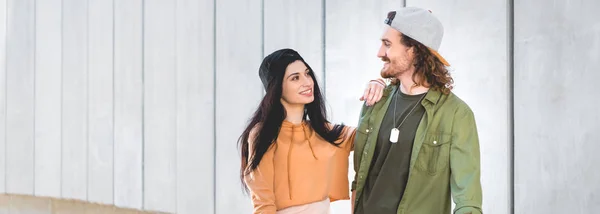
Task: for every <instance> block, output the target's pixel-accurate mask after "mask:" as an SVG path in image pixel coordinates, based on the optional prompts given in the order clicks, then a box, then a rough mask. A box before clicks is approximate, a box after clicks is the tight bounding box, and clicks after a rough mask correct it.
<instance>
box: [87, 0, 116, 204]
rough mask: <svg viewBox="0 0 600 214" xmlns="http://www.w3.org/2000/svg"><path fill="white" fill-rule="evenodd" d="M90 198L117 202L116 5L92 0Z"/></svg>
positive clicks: (89, 14) (89, 44) (89, 122)
mask: <svg viewBox="0 0 600 214" xmlns="http://www.w3.org/2000/svg"><path fill="white" fill-rule="evenodd" d="M88 3H89V9H88V23H89V26H88V35H89V40H88V48H89V50H88V69H89V70H88V76H89V78H88V90H89V93H88V103H89V111H88V126H89V128H88V130H89V134H88V141H89V142H88V143H89V144H88V145H89V146H88V157H87V159H88V183H87V186H88V197H87V200H88V201H90V202H97V203H104V204H112V203H113V195H114V192H113V189H114V188H113V171H114V169H113V168H114V162H113V160H114V155H113V151H114V147H113V140H114V134H113V133H114V132H113V130H114V125H113V93H114V92H113V45H112V44H113V2H112V1H106V0H89V1H88Z"/></svg>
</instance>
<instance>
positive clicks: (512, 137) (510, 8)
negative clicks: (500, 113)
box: [507, 0, 515, 213]
mask: <svg viewBox="0 0 600 214" xmlns="http://www.w3.org/2000/svg"><path fill="white" fill-rule="evenodd" d="M514 12H515V11H514V0H508V26H507V29H508V41H507V43H508V47H507V48H508V57H507V58H508V78H509V79H508V84H509V85H508V90H509V91H508V96H509V103H508V104H509V106H508V109H509V110H508V111H509V112H508V114H509V118H508V121H509V127H508V131H509V166H510V168H509V170H510V171H509V198H510V201H509V203H508V205H509V212H510V213H515V204H514V203H515V193H514V192H515V133H514V132H515V121H514V120H515V109H514V108H515V91H514V87H515V78H514V69H515V64H514V45H515V44H514V36H515V34H514V14H515V13H514Z"/></svg>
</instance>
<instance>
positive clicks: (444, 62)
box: [429, 48, 450, 66]
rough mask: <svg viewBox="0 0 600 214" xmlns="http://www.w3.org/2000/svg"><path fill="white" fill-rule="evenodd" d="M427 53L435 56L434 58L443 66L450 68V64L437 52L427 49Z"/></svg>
mask: <svg viewBox="0 0 600 214" xmlns="http://www.w3.org/2000/svg"><path fill="white" fill-rule="evenodd" d="M429 51H431V53H432V54H433V55H435V57H437V58H438V59H439V60H440V61H441V62H442V63H443V64H444V65H445V66H450V63H448V61H446V59H444V57H442V55H440V53H438V52H437V51H435V50H433V49H431V48H429Z"/></svg>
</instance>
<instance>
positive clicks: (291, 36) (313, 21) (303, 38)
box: [255, 0, 325, 90]
mask: <svg viewBox="0 0 600 214" xmlns="http://www.w3.org/2000/svg"><path fill="white" fill-rule="evenodd" d="M264 4H265V5H264V21H265V23H264V51H265V52H264V54H265V55H268V54H270V53H272V52H273V51H276V50H279V49H281V48H292V49H294V50H296V51H298V53H300V55H301V56H302V58H304V60H305V61H306V63H308V65H310V67H311V68H312V69H313V70H314V72H315V76H316V77H317V81H318V83H319V85H320V87H321V90H324V89H325V88H324V85H323V81H324V79H325V76H324V75H325V73H324V72H325V71H324V70H323V52H324V49H323V47H324V43H323V42H324V41H323V35H324V34H323V24H324V23H323V21H324V20H323V15H322V5H323V0H309V1H293V0H283V1H282V0H265V1H264ZM257 73H258V72H257ZM255 79H258V78H255Z"/></svg>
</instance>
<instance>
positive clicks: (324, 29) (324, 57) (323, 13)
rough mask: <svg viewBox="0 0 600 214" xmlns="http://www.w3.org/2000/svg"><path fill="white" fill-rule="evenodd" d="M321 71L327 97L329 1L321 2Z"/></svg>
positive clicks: (324, 94)
mask: <svg viewBox="0 0 600 214" xmlns="http://www.w3.org/2000/svg"><path fill="white" fill-rule="evenodd" d="M321 44H322V46H321V49H322V50H321V61H322V65H321V70H322V71H323V86H322V88H323V92H321V93H322V94H323V96H325V97H327V69H326V68H327V0H322V1H321Z"/></svg>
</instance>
